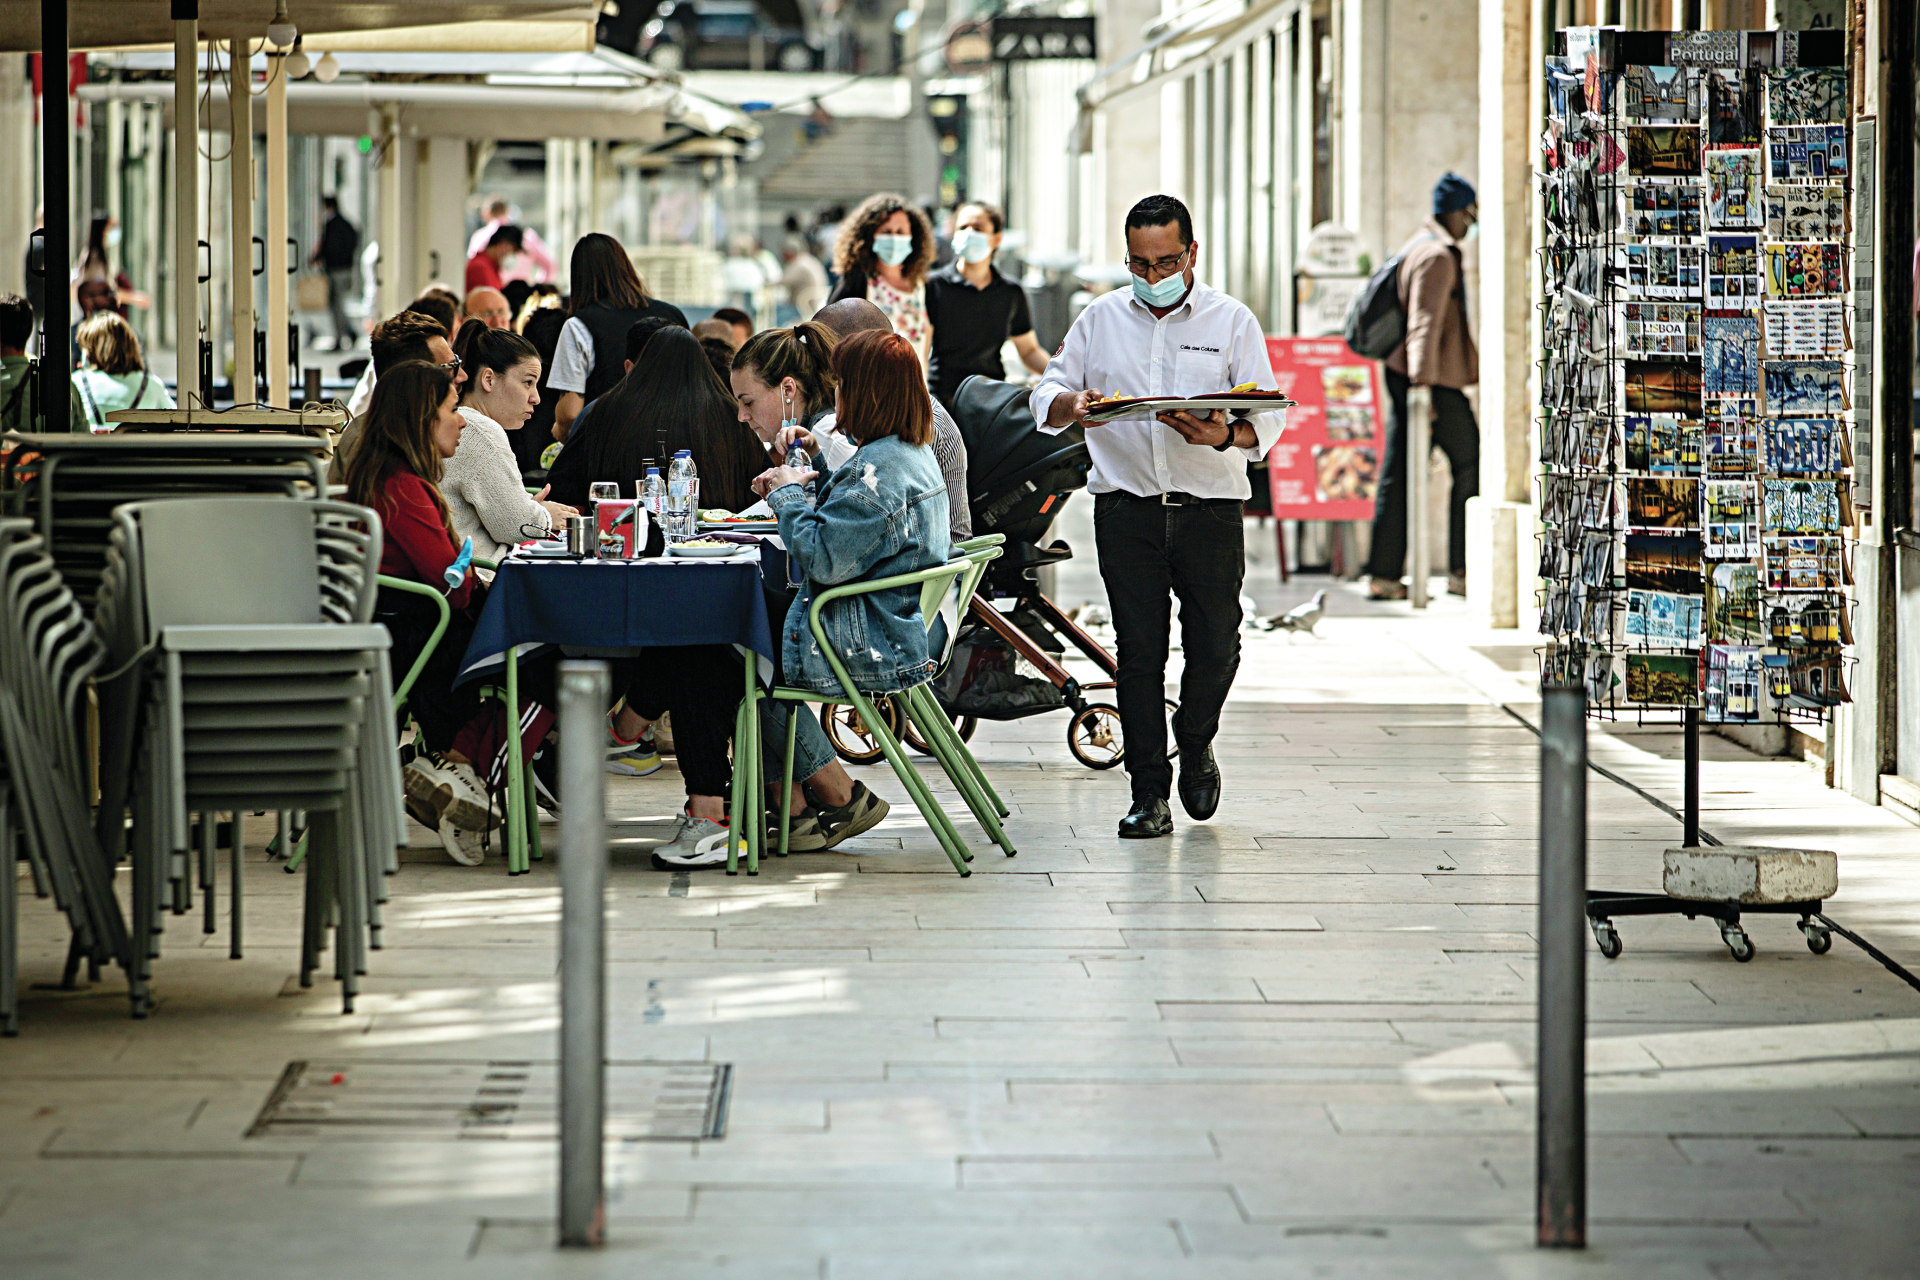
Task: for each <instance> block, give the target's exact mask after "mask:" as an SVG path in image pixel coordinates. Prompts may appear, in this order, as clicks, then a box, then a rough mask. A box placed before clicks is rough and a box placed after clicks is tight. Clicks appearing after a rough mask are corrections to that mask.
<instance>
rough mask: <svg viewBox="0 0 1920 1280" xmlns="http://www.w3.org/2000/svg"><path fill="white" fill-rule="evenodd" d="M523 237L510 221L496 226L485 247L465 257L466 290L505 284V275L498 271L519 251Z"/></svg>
mask: <svg viewBox="0 0 1920 1280" xmlns="http://www.w3.org/2000/svg"><path fill="white" fill-rule="evenodd" d="M525 239H526V238H525V236H524V235H523V234H522V233H521V230H520V228H519V227H516V226H514V225H513V224H511V223H509V224H507V225H506V226H504V227H499V228H496V229H495V230H494V233H493V235H492V237H491V238H490V239H489V240H488V241H487V247H486V248H484V249H482V250H481V251H480V252H478V253H476V254H474V255H473V256H472V257H470V258H468V259H467V283H466V288H467V290H468V292H472V291H473V290H475V289H498V288H499V287H500V286H501V285H503V284H505V283H506V282H507V281H506V277H504V276H502V275H501V274H500V273H501V272H502V271H503V270H505V269H506V266H507V264H508V263H509V262H511V261H512V260H513V258H514V256H515V255H516V254H518V253H519V252H520V246H521V245H522V244H523V243H525ZM502 296H504V295H502Z"/></svg>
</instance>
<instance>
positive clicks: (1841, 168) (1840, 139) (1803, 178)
mask: <svg viewBox="0 0 1920 1280" xmlns="http://www.w3.org/2000/svg"><path fill="white" fill-rule="evenodd" d="M1632 132H1633V131H1632V130H1628V137H1629V140H1631V137H1632ZM1847 155H1848V153H1847V126H1845V125H1843V124H1808V125H1778V126H1770V127H1769V128H1768V129H1767V178H1768V180H1769V181H1771V182H1830V181H1832V180H1833V179H1835V178H1845V177H1846V176H1847V173H1848V171H1849V169H1850V168H1851V165H1850V164H1849V163H1848V159H1847Z"/></svg>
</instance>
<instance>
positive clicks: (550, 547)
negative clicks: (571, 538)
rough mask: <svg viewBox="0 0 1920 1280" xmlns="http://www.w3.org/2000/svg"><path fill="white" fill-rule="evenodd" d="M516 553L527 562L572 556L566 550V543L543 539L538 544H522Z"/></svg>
mask: <svg viewBox="0 0 1920 1280" xmlns="http://www.w3.org/2000/svg"><path fill="white" fill-rule="evenodd" d="M516 551H517V554H519V555H521V556H524V557H526V558H527V559H529V560H559V559H563V558H564V557H566V556H570V555H572V554H573V553H572V552H571V551H568V550H567V544H566V543H564V542H552V541H547V540H544V539H543V540H541V541H538V542H523V543H521V544H520V546H519V547H518V548H517V549H516Z"/></svg>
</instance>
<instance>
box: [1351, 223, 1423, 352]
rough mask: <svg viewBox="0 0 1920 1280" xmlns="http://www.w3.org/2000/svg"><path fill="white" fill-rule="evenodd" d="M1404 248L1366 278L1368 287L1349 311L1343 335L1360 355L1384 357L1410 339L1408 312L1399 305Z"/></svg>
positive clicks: (1361, 292)
mask: <svg viewBox="0 0 1920 1280" xmlns="http://www.w3.org/2000/svg"><path fill="white" fill-rule="evenodd" d="M1405 256H1406V253H1405V251H1404V250H1402V251H1401V252H1400V253H1396V254H1394V255H1393V256H1392V257H1391V258H1388V259H1387V260H1386V263H1385V264H1384V265H1382V266H1381V268H1380V269H1379V270H1378V271H1376V272H1374V273H1373V274H1372V275H1371V276H1368V277H1367V285H1366V288H1364V289H1362V290H1360V296H1359V297H1357V298H1355V299H1354V300H1353V306H1352V307H1350V308H1349V309H1348V310H1347V327H1346V330H1345V332H1343V333H1342V334H1341V336H1342V337H1343V338H1345V339H1346V341H1347V345H1348V346H1349V347H1351V348H1352V349H1353V353H1354V354H1355V355H1358V356H1365V357H1366V358H1367V359H1369V360H1385V359H1386V358H1387V356H1388V355H1390V354H1392V352H1393V349H1394V348H1395V347H1397V346H1399V345H1400V344H1401V343H1402V342H1405V341H1406V338H1407V311H1406V308H1405V307H1403V306H1401V305H1400V259H1401V258H1403V257H1405Z"/></svg>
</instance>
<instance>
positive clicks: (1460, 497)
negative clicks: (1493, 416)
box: [1367, 369, 1480, 582]
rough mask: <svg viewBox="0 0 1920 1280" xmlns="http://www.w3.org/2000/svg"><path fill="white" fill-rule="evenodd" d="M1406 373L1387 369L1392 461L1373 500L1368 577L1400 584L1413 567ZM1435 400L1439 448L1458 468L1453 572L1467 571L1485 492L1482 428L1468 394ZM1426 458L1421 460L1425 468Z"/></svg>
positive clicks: (1451, 534) (1447, 393) (1451, 528)
mask: <svg viewBox="0 0 1920 1280" xmlns="http://www.w3.org/2000/svg"><path fill="white" fill-rule="evenodd" d="M1410 385H1412V384H1410V383H1409V382H1408V381H1407V379H1406V376H1405V375H1404V374H1399V373H1395V372H1394V371H1393V370H1392V369H1388V370H1387V397H1388V399H1389V400H1390V401H1391V402H1392V407H1391V410H1390V411H1389V413H1388V415H1387V457H1386V465H1385V466H1384V467H1383V468H1381V473H1380V487H1379V488H1378V489H1376V490H1374V497H1373V546H1372V548H1371V549H1370V550H1369V551H1368V553H1367V574H1368V576H1369V577H1374V578H1391V579H1393V580H1394V581H1396V582H1398V581H1399V580H1400V575H1401V574H1403V573H1405V572H1406V567H1407V388H1408V387H1409V386H1410ZM1428 390H1429V391H1430V392H1431V393H1432V396H1433V416H1434V423H1433V437H1432V438H1433V443H1434V444H1436V445H1438V446H1439V447H1440V449H1441V451H1442V452H1443V453H1445V454H1446V455H1447V465H1448V466H1449V467H1451V468H1452V469H1453V492H1452V493H1451V494H1450V495H1448V502H1447V572H1448V573H1465V572H1466V571H1467V499H1468V498H1471V497H1474V496H1476V495H1478V494H1479V492H1480V424H1479V423H1477V422H1475V421H1474V419H1473V406H1472V405H1470V404H1468V403H1467V397H1466V394H1465V393H1464V392H1461V391H1456V390H1455V389H1454V388H1452V387H1430V388H1428ZM1426 461H1427V460H1426V459H1425V458H1422V459H1420V460H1419V464H1420V465H1421V466H1425V465H1426Z"/></svg>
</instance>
